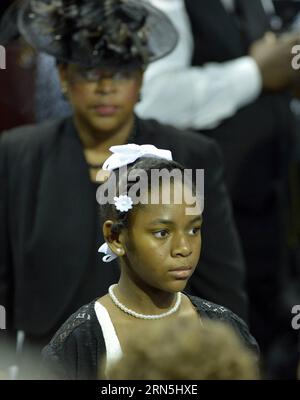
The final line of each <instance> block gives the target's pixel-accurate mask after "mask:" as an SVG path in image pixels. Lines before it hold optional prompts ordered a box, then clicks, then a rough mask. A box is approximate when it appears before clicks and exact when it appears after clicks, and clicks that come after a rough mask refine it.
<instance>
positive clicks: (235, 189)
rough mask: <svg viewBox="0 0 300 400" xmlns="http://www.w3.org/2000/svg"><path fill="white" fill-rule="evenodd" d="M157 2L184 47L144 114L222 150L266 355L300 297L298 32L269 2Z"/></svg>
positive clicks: (156, 80) (162, 68)
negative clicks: (277, 30) (283, 28)
mask: <svg viewBox="0 0 300 400" xmlns="http://www.w3.org/2000/svg"><path fill="white" fill-rule="evenodd" d="M151 3H152V4H154V5H156V6H157V7H158V8H160V9H161V10H163V11H164V12H165V13H166V14H168V15H169V17H170V18H171V20H172V21H173V23H174V25H175V26H176V27H177V30H178V32H179V34H180V40H179V42H178V44H177V47H176V48H175V50H174V51H173V52H172V53H171V54H170V55H169V56H168V57H166V58H165V59H164V60H159V61H157V62H156V63H154V64H153V65H152V66H151V67H150V68H149V69H148V71H147V72H146V74H145V79H144V86H143V90H142V100H141V102H139V103H138V105H137V107H136V111H137V114H138V115H139V116H143V117H149V118H156V119H158V120H159V121H161V122H164V123H170V124H172V125H174V126H176V127H180V128H183V129H194V130H199V131H201V133H204V134H205V135H207V136H208V137H210V138H214V139H215V140H217V141H218V143H219V144H220V146H221V148H222V150H223V155H224V159H225V168H226V171H225V174H226V175H225V176H226V182H227V186H228V188H229V192H230V195H231V198H232V201H233V209H234V216H235V220H236V222H237V227H238V231H239V234H240V236H241V240H242V245H243V250H244V254H245V259H246V265H247V289H248V294H249V297H250V308H249V310H250V326H251V328H252V329H253V332H254V334H255V336H256V337H257V339H258V341H259V343H260V345H261V347H262V351H263V352H264V354H265V355H267V354H268V353H269V352H270V353H271V352H272V350H271V348H272V345H273V344H275V342H276V340H277V339H278V340H279V339H280V337H281V335H282V334H284V333H287V332H289V331H290V324H289V315H290V310H291V307H290V304H292V303H291V298H293V301H294V303H293V304H296V303H297V302H298V301H299V293H300V291H299V272H300V268H299V265H300V264H299V262H300V258H299V248H300V246H299V238H300V230H299V224H298V222H297V221H299V207H300V196H299V178H297V173H296V174H295V173H293V174H292V175H290V172H291V171H294V169H292V168H291V165H292V162H293V158H294V153H295V152H296V149H295V147H296V143H297V141H295V134H297V125H296V121H295V116H294V114H293V112H292V111H291V100H292V96H291V90H292V89H295V88H296V87H297V85H299V72H298V71H295V70H294V69H293V68H292V58H293V57H294V55H293V54H292V48H293V46H294V45H297V44H299V38H300V33H299V32H290V33H282V34H280V35H275V34H274V33H272V32H271V27H270V24H269V21H270V19H271V18H270V16H271V15H272V14H273V13H274V8H273V4H272V2H271V1H268V0H267V1H264V0H262V1H261V0H251V1H248V0H212V1H204V0H199V1H197V2H196V1H192V0H185V1H184V0H174V1H171V2H170V1H167V0H151ZM172 99H176V101H172ZM298 176H299V174H298ZM295 298H296V299H298V300H296V303H295Z"/></svg>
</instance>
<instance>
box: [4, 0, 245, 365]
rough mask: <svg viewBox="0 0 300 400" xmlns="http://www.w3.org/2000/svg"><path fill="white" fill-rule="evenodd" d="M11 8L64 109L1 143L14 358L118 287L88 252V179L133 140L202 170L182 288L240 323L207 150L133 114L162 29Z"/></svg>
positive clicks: (150, 22) (92, 196)
mask: <svg viewBox="0 0 300 400" xmlns="http://www.w3.org/2000/svg"><path fill="white" fill-rule="evenodd" d="M21 3H22V4H23V6H22V7H21V9H19V10H20V11H19V12H20V14H18V17H19V18H18V28H19V29H20V31H21V33H22V35H23V36H24V39H25V40H26V41H27V42H28V43H29V44H31V45H32V46H33V47H34V48H36V49H37V51H42V52H46V53H49V54H51V55H52V56H53V57H54V58H55V59H57V64H58V70H59V76H60V83H61V90H62V92H63V95H64V96H65V97H66V98H67V99H68V100H69V102H70V104H71V107H72V110H73V111H72V115H71V117H66V118H60V119H53V120H49V121H46V122H43V123H41V124H36V125H27V126H21V127H19V128H17V129H14V130H11V131H8V132H5V133H2V134H1V135H0V182H1V192H0V220H1V224H0V304H2V305H4V306H6V310H7V320H8V321H7V327H8V330H7V333H8V334H9V335H11V336H12V338H13V339H15V334H16V333H17V337H16V341H17V348H18V349H22V351H23V354H25V353H26V350H27V349H29V348H31V347H34V348H35V349H36V351H37V352H39V351H40V349H41V348H42V347H43V346H44V345H45V344H46V343H47V342H48V341H49V340H50V338H51V337H52V335H53V333H54V332H55V331H56V330H57V328H58V327H59V326H60V325H61V323H62V322H63V321H64V320H65V319H66V318H67V317H68V316H69V315H71V314H72V313H73V312H74V311H75V310H76V309H78V307H80V306H81V305H82V304H86V303H87V302H89V301H91V300H92V299H93V298H95V297H96V296H99V295H100V296H101V295H103V294H104V293H106V292H107V288H108V287H109V285H110V284H111V283H113V282H116V280H117V279H118V276H119V270H118V268H117V265H116V263H115V262H113V263H112V265H111V266H110V267H109V268H107V265H105V264H104V263H103V262H102V260H101V258H100V257H99V256H98V254H97V249H98V245H99V241H101V240H102V239H101V238H102V230H101V229H100V227H99V224H98V220H97V202H96V190H97V188H98V185H99V183H97V182H96V175H97V171H98V170H99V168H100V167H101V165H102V163H103V161H104V160H105V159H106V158H107V155H108V151H109V150H108V149H109V148H110V147H111V146H113V145H118V144H124V143H128V142H133V141H134V142H136V143H138V144H143V143H147V144H148V143H150V144H154V145H157V146H159V147H163V148H170V149H171V150H172V152H173V154H174V157H176V159H177V160H178V161H179V162H181V163H183V164H185V165H187V167H189V168H192V169H195V168H203V169H204V170H205V196H206V204H207V205H206V208H205V211H204V215H205V220H206V223H205V224H204V226H203V233H204V235H205V239H204V240H203V250H202V260H201V266H199V268H197V270H196V273H195V274H194V275H193V278H192V279H191V281H190V286H189V288H188V290H190V292H191V293H192V294H193V293H194V294H196V295H201V296H203V297H205V298H207V299H208V300H210V301H213V302H216V303H221V304H223V305H224V306H227V307H228V308H230V309H231V310H232V311H233V312H235V313H236V314H238V315H239V316H240V317H242V318H243V319H247V297H246V294H245V290H244V263H243V257H242V253H241V249H240V245H239V240H238V237H237V234H236V229H235V226H234V223H233V220H232V211H231V205H230V202H229V199H228V195H227V191H226V188H225V186H224V182H223V170H222V162H221V158H220V151H219V148H218V146H217V145H216V144H215V142H214V141H212V140H210V139H207V138H205V137H204V136H201V135H197V134H195V133H190V132H182V131H180V130H177V129H176V128H173V127H171V126H165V125H162V124H159V123H157V122H156V121H146V120H145V121H144V120H141V119H139V118H136V117H135V115H134V106H135V104H136V102H137V101H138V99H139V92H140V87H141V83H142V77H143V72H144V70H145V68H146V67H147V66H148V63H149V62H151V61H154V60H155V59H158V58H160V57H162V56H164V55H166V54H167V53H168V52H170V51H171V50H172V48H173V47H174V46H175V44H176V41H177V34H176V31H175V30H174V28H173V25H172V24H171V23H170V22H169V20H168V19H167V18H166V17H165V16H164V14H162V13H161V12H160V11H158V10H156V9H155V8H153V7H151V6H150V5H146V4H144V3H141V2H137V1H130V2H128V3H127V2H126V3H124V2H121V1H117V0H105V1H99V0H97V1H96V0H94V1H72V0H69V1H67V0H66V1H65V2H62V3H60V2H56V1H47V2H46V1H42V0H41V1H38V0H37V1H30V0H28V1H25V2H21ZM14 22H15V20H12V21H11V23H14ZM148 38H150V39H149V40H148ZM47 79H48V76H47V77H45V80H47ZM45 95H48V93H45ZM25 369H26V363H25Z"/></svg>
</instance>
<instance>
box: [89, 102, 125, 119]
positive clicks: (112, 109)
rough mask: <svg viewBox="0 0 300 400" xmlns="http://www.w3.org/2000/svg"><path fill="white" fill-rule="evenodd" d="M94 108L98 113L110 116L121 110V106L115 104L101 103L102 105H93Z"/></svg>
mask: <svg viewBox="0 0 300 400" xmlns="http://www.w3.org/2000/svg"><path fill="white" fill-rule="evenodd" d="M93 109H94V110H95V112H96V113H97V114H100V115H102V116H105V117H106V116H107V117H108V116H111V115H114V114H116V113H117V112H118V110H119V107H118V106H113V105H100V106H95V107H93Z"/></svg>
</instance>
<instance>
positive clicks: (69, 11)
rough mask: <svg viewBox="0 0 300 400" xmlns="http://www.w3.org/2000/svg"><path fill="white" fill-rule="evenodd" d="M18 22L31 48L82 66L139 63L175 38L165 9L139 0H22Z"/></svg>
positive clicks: (166, 50) (161, 52) (157, 54)
mask: <svg viewBox="0 0 300 400" xmlns="http://www.w3.org/2000/svg"><path fill="white" fill-rule="evenodd" d="M18 28H19V31H20V32H21V34H22V35H23V36H24V38H25V40H27V41H28V42H29V43H30V44H31V45H32V46H33V47H35V48H36V49H37V50H39V51H42V52H45V53H48V54H51V55H53V56H54V57H56V58H57V59H58V60H59V61H61V62H66V63H77V64H80V65H83V66H86V67H97V66H101V65H108V64H109V65H111V64H116V65H124V64H132V63H138V64H139V65H144V66H145V65H147V64H148V63H149V62H151V61H154V60H157V59H159V58H161V57H163V56H165V55H167V54H168V53H170V52H171V51H172V50H173V49H174V47H175V46H176V43H177V38H178V35H177V32H176V30H175V28H174V27H173V25H172V23H171V22H170V20H169V19H168V18H167V17H166V15H165V14H163V13H162V12H161V11H160V10H157V9H156V8H154V7H153V6H151V5H150V4H148V3H145V2H143V1H141V0H26V1H25V2H24V4H23V5H21V6H20V9H19V13H18Z"/></svg>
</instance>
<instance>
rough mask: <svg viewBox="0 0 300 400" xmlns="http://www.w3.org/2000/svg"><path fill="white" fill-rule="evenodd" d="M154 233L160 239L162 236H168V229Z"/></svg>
mask: <svg viewBox="0 0 300 400" xmlns="http://www.w3.org/2000/svg"><path fill="white" fill-rule="evenodd" d="M153 235H154V236H155V237H156V238H158V239H162V238H165V237H167V236H168V231H166V230H163V231H158V232H154V233H153Z"/></svg>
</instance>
